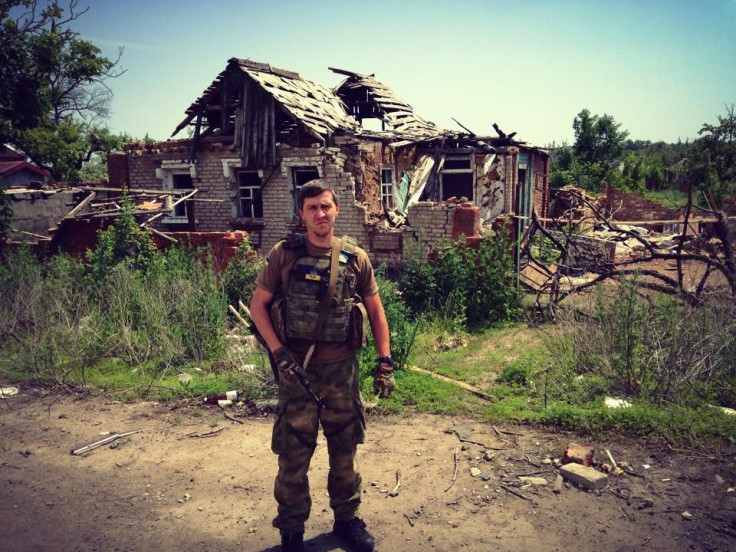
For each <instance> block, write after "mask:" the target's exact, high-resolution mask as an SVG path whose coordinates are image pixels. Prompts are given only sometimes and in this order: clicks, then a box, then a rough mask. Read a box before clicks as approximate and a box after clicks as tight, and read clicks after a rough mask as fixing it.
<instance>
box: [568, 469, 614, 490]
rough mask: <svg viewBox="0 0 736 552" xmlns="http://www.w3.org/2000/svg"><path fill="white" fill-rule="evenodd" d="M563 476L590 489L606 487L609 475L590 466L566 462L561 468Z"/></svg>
mask: <svg viewBox="0 0 736 552" xmlns="http://www.w3.org/2000/svg"><path fill="white" fill-rule="evenodd" d="M560 474H561V475H562V477H564V478H565V479H567V480H568V481H571V482H573V483H575V484H576V485H580V486H581V487H583V488H585V489H589V490H597V489H604V488H605V487H606V486H607V485H608V476H607V475H606V474H605V473H601V472H599V471H598V470H595V469H593V468H591V467H589V466H583V465H581V464H575V463H570V464H565V465H564V466H562V467H561V468H560Z"/></svg>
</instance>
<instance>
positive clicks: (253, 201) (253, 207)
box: [238, 171, 263, 218]
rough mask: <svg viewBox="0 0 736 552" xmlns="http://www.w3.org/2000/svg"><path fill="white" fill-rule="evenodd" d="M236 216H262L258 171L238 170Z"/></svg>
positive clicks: (261, 197)
mask: <svg viewBox="0 0 736 552" xmlns="http://www.w3.org/2000/svg"><path fill="white" fill-rule="evenodd" d="M238 217H240V218H263V196H262V195H261V177H260V176H259V174H258V171H239V172H238Z"/></svg>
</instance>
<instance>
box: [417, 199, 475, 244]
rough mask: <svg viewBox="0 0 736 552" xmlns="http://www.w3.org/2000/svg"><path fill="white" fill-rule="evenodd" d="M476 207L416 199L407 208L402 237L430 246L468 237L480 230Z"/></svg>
mask: <svg viewBox="0 0 736 552" xmlns="http://www.w3.org/2000/svg"><path fill="white" fill-rule="evenodd" d="M480 215H481V211H480V208H478V207H477V206H475V205H473V204H472V203H470V202H467V203H452V202H447V203H444V202H443V203H435V202H434V201H419V202H417V203H415V204H414V205H412V206H411V207H409V212H408V215H407V221H408V223H409V226H408V227H406V228H405V230H404V237H403V239H404V240H413V241H417V240H420V239H421V240H422V242H423V243H425V244H426V245H428V246H429V247H430V248H434V247H435V245H436V244H437V242H439V241H442V240H457V239H459V238H460V236H461V235H464V236H465V237H466V238H472V237H476V236H479V235H480V232H481V216H480Z"/></svg>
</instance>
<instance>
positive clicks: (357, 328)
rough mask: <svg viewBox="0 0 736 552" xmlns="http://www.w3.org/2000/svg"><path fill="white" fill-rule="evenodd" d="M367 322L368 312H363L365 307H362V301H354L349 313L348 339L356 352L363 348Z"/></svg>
mask: <svg viewBox="0 0 736 552" xmlns="http://www.w3.org/2000/svg"><path fill="white" fill-rule="evenodd" d="M367 322H368V312H367V311H366V310H365V305H363V302H362V301H356V302H355V305H353V310H352V312H351V313H350V337H349V338H348V340H349V342H350V344H351V345H352V346H353V348H354V349H355V350H356V351H357V350H358V349H361V348H363V347H365V344H366V331H365V325H366V323H367Z"/></svg>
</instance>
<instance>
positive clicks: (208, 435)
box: [185, 427, 225, 439]
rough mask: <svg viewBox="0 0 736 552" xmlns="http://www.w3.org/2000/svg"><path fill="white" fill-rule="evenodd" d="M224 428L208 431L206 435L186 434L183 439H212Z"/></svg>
mask: <svg viewBox="0 0 736 552" xmlns="http://www.w3.org/2000/svg"><path fill="white" fill-rule="evenodd" d="M223 429H225V428H224V427H218V428H217V429H213V430H212V431H208V432H207V433H197V432H196V431H195V432H194V433H187V434H186V435H185V437H192V438H199V439H202V438H205V437H212V436H213V435H217V434H218V433H220V432H221V431H222V430H223Z"/></svg>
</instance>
